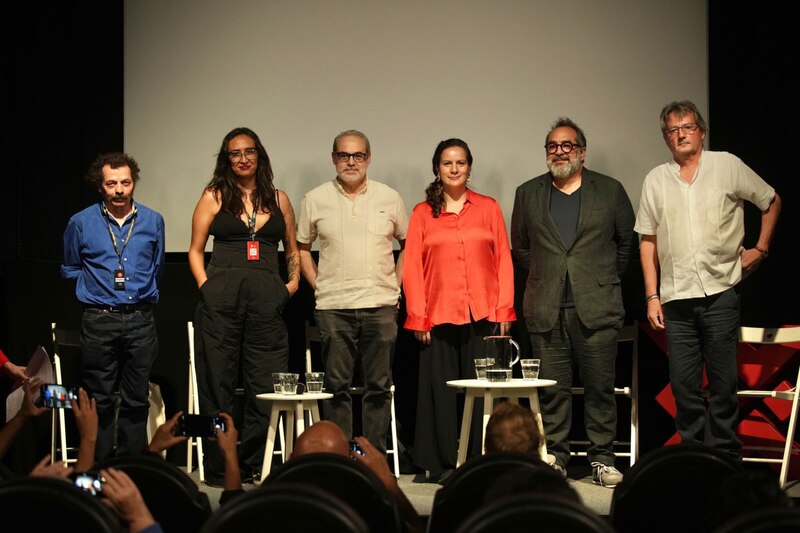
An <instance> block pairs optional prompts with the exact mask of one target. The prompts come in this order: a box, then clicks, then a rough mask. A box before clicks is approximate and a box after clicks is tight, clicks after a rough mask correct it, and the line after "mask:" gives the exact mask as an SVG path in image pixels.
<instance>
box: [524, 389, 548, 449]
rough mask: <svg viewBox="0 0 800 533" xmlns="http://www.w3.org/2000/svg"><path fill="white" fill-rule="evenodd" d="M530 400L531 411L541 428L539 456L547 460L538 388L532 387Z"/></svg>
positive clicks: (537, 425)
mask: <svg viewBox="0 0 800 533" xmlns="http://www.w3.org/2000/svg"><path fill="white" fill-rule="evenodd" d="M528 401H529V402H530V404H531V411H532V412H533V416H534V418H536V427H538V428H539V434H541V436H542V441H541V442H540V443H539V457H541V459H542V461H547V438H546V435H545V434H544V425H543V424H542V411H541V409H540V408H539V393H538V392H536V389H532V390H531V393H530V396H528Z"/></svg>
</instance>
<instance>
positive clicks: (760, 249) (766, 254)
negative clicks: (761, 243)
mask: <svg viewBox="0 0 800 533" xmlns="http://www.w3.org/2000/svg"><path fill="white" fill-rule="evenodd" d="M753 248H755V249H756V250H758V251H759V252H761V255H763V256H764V258H767V257H769V250H767V249H766V248H759V247H758V246H753Z"/></svg>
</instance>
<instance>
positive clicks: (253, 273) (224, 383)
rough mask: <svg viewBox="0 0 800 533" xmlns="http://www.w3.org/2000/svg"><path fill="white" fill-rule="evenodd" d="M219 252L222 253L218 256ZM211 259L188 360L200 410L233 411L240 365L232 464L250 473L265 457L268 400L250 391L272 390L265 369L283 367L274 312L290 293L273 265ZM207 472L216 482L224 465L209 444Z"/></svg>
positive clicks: (281, 329)
mask: <svg viewBox="0 0 800 533" xmlns="http://www.w3.org/2000/svg"><path fill="white" fill-rule="evenodd" d="M220 256H221V257H220ZM239 259H240V258H239V257H236V258H232V259H231V260H228V258H227V257H226V256H225V255H224V254H217V253H216V252H215V256H214V257H212V260H211V263H210V264H209V266H208V267H207V268H206V273H207V274H208V281H206V282H205V283H204V284H203V286H202V287H201V288H200V292H201V293H202V300H201V301H200V303H199V304H198V306H197V311H196V314H195V353H196V357H195V364H196V365H197V380H198V384H197V387H198V389H199V390H198V394H199V400H200V411H201V413H202V414H216V413H218V412H219V411H224V412H226V413H229V414H232V413H233V409H234V394H235V391H236V384H237V382H238V377H239V366H240V365H241V370H242V376H243V384H244V421H243V424H242V427H241V428H239V435H240V441H241V444H240V446H239V462H240V464H241V466H242V468H243V470H249V471H257V470H260V468H261V463H262V460H263V458H264V443H265V441H266V438H267V427H268V426H269V410H270V406H269V404H268V402H264V401H260V400H257V399H256V395H257V394H261V393H266V392H274V389H273V382H272V373H273V372H286V370H287V368H288V355H289V339H288V334H287V331H286V324H285V322H284V321H283V317H282V316H281V313H282V312H283V308H284V306H285V305H286V302H287V301H288V298H289V293H288V291H287V290H286V286H285V285H284V283H283V280H282V279H281V278H280V276H279V275H278V273H277V268H271V267H270V266H269V265H267V264H265V263H263V262H258V263H253V264H252V265H247V264H244V266H242V262H241V261H239ZM203 455H204V466H205V469H206V476H207V477H209V478H212V479H215V478H216V479H217V480H221V479H222V477H223V475H224V462H223V460H222V457H221V455H220V454H219V451H218V449H217V446H216V444H214V443H213V442H207V443H205V444H204V446H203Z"/></svg>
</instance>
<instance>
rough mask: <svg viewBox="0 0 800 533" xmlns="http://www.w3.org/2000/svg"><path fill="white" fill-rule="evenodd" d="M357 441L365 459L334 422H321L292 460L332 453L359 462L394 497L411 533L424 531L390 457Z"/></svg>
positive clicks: (303, 439) (302, 439)
mask: <svg viewBox="0 0 800 533" xmlns="http://www.w3.org/2000/svg"><path fill="white" fill-rule="evenodd" d="M353 441H354V442H356V443H357V444H358V445H359V447H360V448H361V452H362V453H363V455H362V454H358V453H355V452H351V451H350V442H349V441H348V440H347V437H346V436H345V434H344V431H342V428H340V427H339V426H337V425H336V424H334V423H333V422H329V421H327V420H321V421H319V422H317V423H315V424H314V425H312V426H311V427H309V428H308V429H306V430H305V431H304V432H303V434H302V435H300V436H299V437H298V438H297V441H295V444H294V450H293V451H292V457H291V458H290V459H289V460H290V461H291V460H292V459H295V458H297V457H301V456H303V455H310V454H315V453H332V454H336V455H341V456H343V457H350V458H352V459H355V460H356V461H357V462H359V463H361V464H362V465H364V466H365V467H366V468H367V469H368V470H370V471H371V472H372V473H373V474H375V476H376V477H377V478H378V479H379V480H380V482H381V484H382V485H383V486H384V487H385V488H386V490H387V491H388V492H389V494H390V495H391V496H392V499H393V500H394V501H395V504H396V505H397V508H398V510H399V511H400V515H401V517H402V518H403V521H404V522H405V523H406V526H407V527H408V530H409V531H410V532H416V531H424V530H425V524H424V520H422V519H421V518H420V516H419V515H418V514H417V511H416V509H414V506H413V505H411V502H410V501H408V498H406V495H405V494H403V491H402V490H400V487H399V486H398V485H397V478H395V477H394V475H393V474H392V472H391V471H390V470H389V465H388V463H387V462H386V454H384V453H381V452H380V451H379V450H378V449H377V448H376V447H375V446H374V445H373V444H372V443H371V442H370V441H369V440H368V439H367V438H366V437H355V438H354V439H353Z"/></svg>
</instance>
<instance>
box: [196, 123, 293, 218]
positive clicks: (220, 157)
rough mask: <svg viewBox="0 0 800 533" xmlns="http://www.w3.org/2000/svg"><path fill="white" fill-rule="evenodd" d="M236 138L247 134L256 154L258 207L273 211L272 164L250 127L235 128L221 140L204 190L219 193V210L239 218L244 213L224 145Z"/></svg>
mask: <svg viewBox="0 0 800 533" xmlns="http://www.w3.org/2000/svg"><path fill="white" fill-rule="evenodd" d="M239 135H247V136H248V137H250V138H251V139H253V142H255V143H256V150H257V151H258V167H257V169H256V192H255V197H254V199H253V201H254V202H255V201H256V200H255V198H258V200H257V201H258V205H259V208H260V209H262V210H265V211H270V212H272V211H274V210H275V209H277V208H278V203H277V201H276V200H275V186H274V185H273V183H272V177H273V176H272V165H271V164H270V162H269V155H267V150H266V149H265V148H264V145H263V144H261V140H260V139H259V138H258V135H256V134H255V132H254V131H253V130H251V129H250V128H236V129H233V130H231V132H230V133H228V134H227V135H226V136H225V138H224V139H223V140H222V146H221V147H220V149H219V153H218V154H217V167H216V168H215V169H214V177H213V178H211V181H210V182H209V183H208V185H207V188H208V189H209V190H211V191H213V192H215V193H217V194H219V198H220V202H221V204H222V207H221V209H222V210H223V211H225V212H227V213H230V214H232V215H233V216H236V217H238V216H241V214H242V213H243V212H244V201H243V200H242V190H241V189H240V188H239V186H238V185H237V183H236V174H235V173H234V172H233V168H232V167H231V161H230V159H228V143H230V142H231V139H233V138H234V137H237V136H239Z"/></svg>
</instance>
